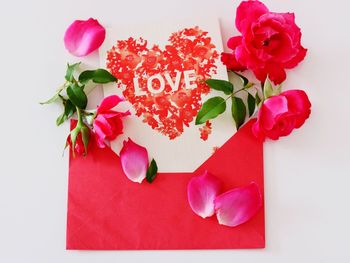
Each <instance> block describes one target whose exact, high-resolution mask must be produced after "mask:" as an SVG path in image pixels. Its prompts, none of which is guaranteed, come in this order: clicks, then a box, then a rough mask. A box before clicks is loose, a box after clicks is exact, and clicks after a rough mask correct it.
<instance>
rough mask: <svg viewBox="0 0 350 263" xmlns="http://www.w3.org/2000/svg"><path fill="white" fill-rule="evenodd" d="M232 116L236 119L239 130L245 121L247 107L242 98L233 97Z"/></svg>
mask: <svg viewBox="0 0 350 263" xmlns="http://www.w3.org/2000/svg"><path fill="white" fill-rule="evenodd" d="M231 112H232V117H233V119H234V120H235V123H236V128H237V130H238V129H239V127H241V126H242V124H243V123H244V121H245V116H246V108H245V105H244V102H243V100H242V99H241V98H237V97H232V107H231Z"/></svg>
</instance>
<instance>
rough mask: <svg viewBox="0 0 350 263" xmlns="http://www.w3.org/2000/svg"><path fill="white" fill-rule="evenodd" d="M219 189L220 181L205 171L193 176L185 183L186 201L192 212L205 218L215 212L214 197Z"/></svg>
mask: <svg viewBox="0 0 350 263" xmlns="http://www.w3.org/2000/svg"><path fill="white" fill-rule="evenodd" d="M220 189H221V181H220V180H219V179H218V178H216V177H215V176H213V175H211V174H210V173H208V172H207V171H205V172H204V173H203V175H201V176H196V177H193V178H192V179H191V180H190V181H189V183H188V185H187V197H188V202H189V203H190V206H191V208H192V210H193V212H194V213H196V214H197V215H199V216H201V217H203V218H206V217H209V216H212V215H213V214H214V213H215V209H214V199H215V197H216V196H217V195H218V194H219V192H220Z"/></svg>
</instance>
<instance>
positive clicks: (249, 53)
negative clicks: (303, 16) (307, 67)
mask: <svg viewBox="0 0 350 263" xmlns="http://www.w3.org/2000/svg"><path fill="white" fill-rule="evenodd" d="M236 27H237V29H238V30H239V32H241V34H242V35H241V36H236V37H232V38H230V39H229V41H228V43H227V45H228V47H229V48H231V49H232V50H233V52H232V54H228V53H223V55H222V58H221V59H222V61H223V62H224V64H225V65H226V66H227V67H228V68H229V69H232V70H236V71H242V70H243V69H244V68H248V69H250V70H252V71H253V72H254V74H255V76H256V77H257V79H259V80H260V81H265V79H266V77H267V76H268V77H269V78H270V79H271V80H272V81H273V82H274V83H275V84H279V83H281V82H283V81H284V80H285V78H286V72H285V69H290V68H294V67H295V66H296V65H297V64H298V63H299V62H301V61H302V60H303V59H304V57H305V55H306V51H307V50H306V49H305V48H304V47H302V45H301V43H300V41H301V32H300V28H299V27H298V26H297V25H296V24H295V19H294V14H293V13H274V12H270V11H269V10H268V8H267V7H266V6H265V5H264V4H263V3H261V2H259V1H244V2H242V3H241V4H240V5H239V7H238V8H237V14H236Z"/></svg>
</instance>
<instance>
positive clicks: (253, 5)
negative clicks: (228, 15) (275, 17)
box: [236, 1, 269, 33]
mask: <svg viewBox="0 0 350 263" xmlns="http://www.w3.org/2000/svg"><path fill="white" fill-rule="evenodd" d="M267 12H269V9H268V8H267V7H266V6H265V5H264V4H263V3H261V2H259V1H243V2H242V3H241V4H240V5H239V6H238V7H237V13H236V27H237V29H238V31H239V32H241V33H243V32H245V31H246V30H247V29H249V27H250V25H251V24H252V22H253V21H256V20H257V19H258V18H259V17H260V16H262V15H263V14H265V13H267Z"/></svg>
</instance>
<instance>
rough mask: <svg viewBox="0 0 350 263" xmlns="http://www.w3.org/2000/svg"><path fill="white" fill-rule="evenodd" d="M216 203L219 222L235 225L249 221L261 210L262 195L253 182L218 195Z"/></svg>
mask: <svg viewBox="0 0 350 263" xmlns="http://www.w3.org/2000/svg"><path fill="white" fill-rule="evenodd" d="M214 205H215V212H216V216H217V218H218V221H219V224H221V225H225V226H231V227H233V226H238V225H240V224H243V223H245V222H247V221H248V220H249V219H251V218H252V217H253V216H254V215H255V214H256V213H257V212H258V211H259V209H260V208H261V207H262V197H261V193H260V190H259V188H258V185H257V184H256V183H254V182H253V183H251V184H249V185H248V186H244V187H240V188H235V189H233V190H230V191H228V192H226V193H223V194H221V195H219V196H217V197H216V198H215V201H214Z"/></svg>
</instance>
